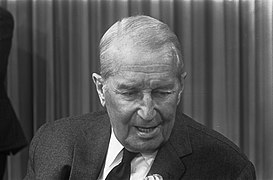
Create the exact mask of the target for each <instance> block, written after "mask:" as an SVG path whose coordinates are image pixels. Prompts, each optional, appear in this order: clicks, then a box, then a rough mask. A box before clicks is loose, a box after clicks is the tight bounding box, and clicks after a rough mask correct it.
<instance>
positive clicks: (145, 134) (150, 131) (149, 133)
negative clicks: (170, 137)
mask: <svg viewBox="0 0 273 180" xmlns="http://www.w3.org/2000/svg"><path fill="white" fill-rule="evenodd" d="M135 128H136V130H137V135H138V136H140V137H142V138H153V137H154V136H156V135H157V134H158V133H159V131H160V126H154V127H140V126H135Z"/></svg>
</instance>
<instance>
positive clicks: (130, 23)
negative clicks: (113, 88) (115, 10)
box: [100, 15, 184, 79]
mask: <svg viewBox="0 0 273 180" xmlns="http://www.w3.org/2000/svg"><path fill="white" fill-rule="evenodd" d="M126 38H130V39H131V40H132V41H130V42H133V45H134V46H139V47H144V48H146V49H150V50H153V51H154V50H159V49H160V48H162V47H166V45H167V46H168V47H170V48H171V49H170V51H171V52H172V55H173V56H174V57H173V58H175V59H176V60H177V63H176V64H177V75H178V77H179V78H180V77H181V74H182V73H183V66H184V64H183V61H182V54H181V49H180V43H179V41H178V38H177V37H176V35H175V34H174V33H173V32H172V31H171V30H170V28H169V27H168V25H166V24H165V23H163V22H161V21H159V20H157V19H154V18H152V17H149V16H144V15H137V16H131V17H127V18H124V19H122V20H120V21H117V22H116V23H115V24H113V25H112V26H111V27H110V28H109V29H108V30H107V31H106V33H105V34H104V35H103V37H102V38H101V41H100V73H101V76H102V77H103V78H104V79H107V78H108V77H109V76H112V75H114V74H115V72H116V71H117V69H118V67H119V66H120V64H119V63H118V61H116V60H115V59H114V56H113V54H112V53H113V52H111V50H110V49H111V48H110V47H111V46H112V45H113V44H114V42H121V41H122V40H123V39H126Z"/></svg>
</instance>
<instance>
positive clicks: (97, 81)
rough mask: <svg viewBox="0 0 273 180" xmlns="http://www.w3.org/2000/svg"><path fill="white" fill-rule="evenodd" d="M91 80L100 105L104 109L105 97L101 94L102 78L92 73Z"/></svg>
mask: <svg viewBox="0 0 273 180" xmlns="http://www.w3.org/2000/svg"><path fill="white" fill-rule="evenodd" d="M92 79H93V82H94V83H95V85H96V89H97V92H98V95H99V99H100V103H101V105H102V106H103V107H104V106H105V95H104V92H103V78H102V77H101V76H100V75H99V74H97V73H93V74H92Z"/></svg>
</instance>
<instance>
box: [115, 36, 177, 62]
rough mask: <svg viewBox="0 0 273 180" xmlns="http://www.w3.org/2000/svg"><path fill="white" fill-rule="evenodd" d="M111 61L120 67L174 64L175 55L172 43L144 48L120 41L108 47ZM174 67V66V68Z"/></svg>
mask: <svg viewBox="0 0 273 180" xmlns="http://www.w3.org/2000/svg"><path fill="white" fill-rule="evenodd" d="M110 50H111V53H112V55H113V60H114V61H115V62H116V63H117V64H120V65H123V64H127V65H130V64H131V65H145V64H146V65H148V66H152V65H153V64H155V66H156V65H157V64H172V65H175V64H176V60H177V58H178V57H177V55H176V51H175V47H174V46H173V45H172V43H165V44H163V45H161V46H156V47H153V46H145V45H139V44H135V43H134V42H133V40H128V39H127V40H122V41H119V42H115V43H113V45H112V46H111V47H110ZM174 67H176V66H174Z"/></svg>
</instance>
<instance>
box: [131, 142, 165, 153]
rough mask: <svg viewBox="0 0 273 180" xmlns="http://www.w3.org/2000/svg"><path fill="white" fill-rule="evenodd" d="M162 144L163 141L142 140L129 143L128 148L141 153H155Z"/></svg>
mask: <svg viewBox="0 0 273 180" xmlns="http://www.w3.org/2000/svg"><path fill="white" fill-rule="evenodd" d="M161 144H162V142H140V143H134V144H131V145H130V144H129V147H128V149H129V150H131V151H134V152H140V153H153V152H155V151H157V150H158V149H159V148H160V146H161Z"/></svg>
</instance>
